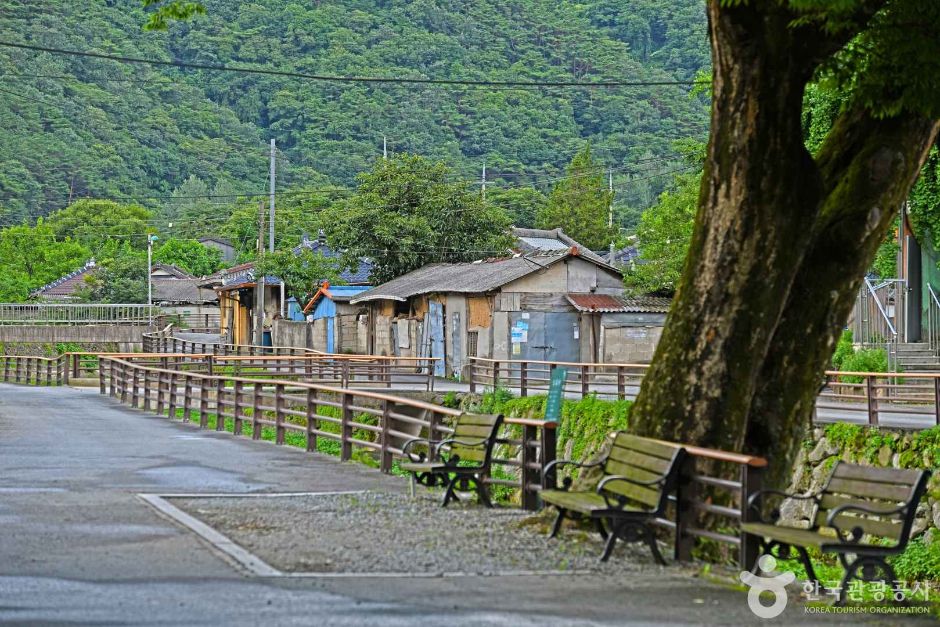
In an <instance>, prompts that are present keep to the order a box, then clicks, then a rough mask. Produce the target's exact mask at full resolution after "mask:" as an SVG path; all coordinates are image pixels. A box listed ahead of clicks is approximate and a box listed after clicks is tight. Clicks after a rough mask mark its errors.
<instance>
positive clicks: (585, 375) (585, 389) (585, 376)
mask: <svg viewBox="0 0 940 627" xmlns="http://www.w3.org/2000/svg"><path fill="white" fill-rule="evenodd" d="M590 369H591V367H590V366H584V365H582V366H581V398H584V397H585V396H587V395H588V394H590V393H591V373H590Z"/></svg>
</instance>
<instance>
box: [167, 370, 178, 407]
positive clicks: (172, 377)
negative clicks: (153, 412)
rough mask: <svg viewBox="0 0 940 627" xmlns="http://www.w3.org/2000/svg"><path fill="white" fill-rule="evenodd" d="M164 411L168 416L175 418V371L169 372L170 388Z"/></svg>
mask: <svg viewBox="0 0 940 627" xmlns="http://www.w3.org/2000/svg"><path fill="white" fill-rule="evenodd" d="M166 413H167V416H169V417H170V418H176V372H171V373H170V390H169V398H167V409H166Z"/></svg>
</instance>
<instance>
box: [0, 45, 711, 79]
mask: <svg viewBox="0 0 940 627" xmlns="http://www.w3.org/2000/svg"><path fill="white" fill-rule="evenodd" d="M0 47H4V48H19V49H22V50H31V51H34V52H48V53H50V54H61V55H67V56H76V57H91V58H94V59H107V60H109V61H116V62H119V63H140V64H144V65H157V66H163V67H174V68H177V69H181V70H183V69H187V70H210V71H214V72H236V73H241V74H262V75H267V76H281V77H286V78H297V79H304V80H311V81H324V82H334V83H369V84H397V85H439V86H464V87H490V88H493V87H516V88H531V87H536V88H538V87H566V88H567V87H593V88H611V87H660V86H691V85H695V84H698V83H701V82H703V81H621V80H612V81H520V80H471V79H448V78H408V77H404V76H398V77H381V76H334V75H325V74H307V73H304V72H294V71H290V70H275V69H265V68H249V67H241V66H232V65H225V64H217V63H192V62H185V61H164V60H161V59H144V58H141V57H129V56H124V55H113V54H104V53H101V52H89V51H84V50H69V49H65V48H52V47H49V46H37V45H33V44H23V43H16V42H12V41H0Z"/></svg>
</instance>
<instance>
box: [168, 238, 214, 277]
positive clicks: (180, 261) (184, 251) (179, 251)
mask: <svg viewBox="0 0 940 627" xmlns="http://www.w3.org/2000/svg"><path fill="white" fill-rule="evenodd" d="M153 262H154V263H168V264H172V265H174V266H177V267H179V268H182V269H183V270H185V271H186V272H189V273H190V274H192V275H195V276H206V275H208V274H212V273H213V272H215V271H216V270H221V269H222V268H224V267H225V262H224V261H223V260H222V252H221V251H219V250H217V249H215V248H210V247H208V246H203V245H202V244H200V243H199V242H197V241H196V240H194V239H169V240H166V241H165V242H163V243H162V244H160V246H159V247H158V248H157V249H156V250H155V251H154V252H153Z"/></svg>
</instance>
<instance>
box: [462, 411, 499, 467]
mask: <svg viewBox="0 0 940 627" xmlns="http://www.w3.org/2000/svg"><path fill="white" fill-rule="evenodd" d="M502 424H503V416H502V414H461V415H460V416H458V417H457V424H456V425H455V426H454V433H453V435H451V436H450V437H451V438H453V439H455V440H461V441H464V442H479V441H480V440H484V439H485V440H487V442H486V444H485V445H483V446H466V445H463V444H460V443H459V442H454V443H453V444H452V445H451V446H450V454H451V455H452V456H453V455H457V456H459V457H460V461H464V462H476V463H478V464H480V465H481V466H487V465H489V463H490V457H491V456H492V454H493V445H494V444H496V436H497V433H498V431H499V427H500V425H502Z"/></svg>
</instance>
